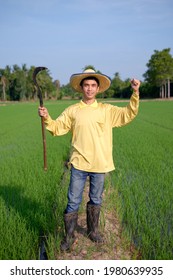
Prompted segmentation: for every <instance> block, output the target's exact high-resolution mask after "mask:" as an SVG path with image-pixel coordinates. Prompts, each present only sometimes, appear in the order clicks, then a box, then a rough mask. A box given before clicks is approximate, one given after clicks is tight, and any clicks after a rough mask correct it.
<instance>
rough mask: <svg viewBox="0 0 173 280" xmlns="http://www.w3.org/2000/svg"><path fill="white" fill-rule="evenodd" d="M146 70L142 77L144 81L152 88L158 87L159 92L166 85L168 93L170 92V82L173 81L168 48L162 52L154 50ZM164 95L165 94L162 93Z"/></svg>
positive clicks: (171, 60)
mask: <svg viewBox="0 0 173 280" xmlns="http://www.w3.org/2000/svg"><path fill="white" fill-rule="evenodd" d="M147 67H148V70H147V71H146V73H145V74H144V75H143V76H144V78H145V81H147V82H148V83H150V84H152V85H153V86H156V87H160V89H161V91H162V90H163V87H165V91H166V84H167V83H168V86H169V87H168V92H169V91H170V80H172V79H173V57H172V56H171V54H170V48H167V49H163V50H162V51H158V50H155V51H154V54H153V55H152V56H151V58H150V60H149V62H148V63H147ZM164 95H166V92H165V93H164Z"/></svg>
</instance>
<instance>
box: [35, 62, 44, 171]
mask: <svg viewBox="0 0 173 280" xmlns="http://www.w3.org/2000/svg"><path fill="white" fill-rule="evenodd" d="M46 69H47V68H46V67H36V68H35V69H34V72H33V81H34V84H35V85H36V87H37V90H38V98H39V100H40V106H41V107H43V96H42V92H41V90H40V87H39V85H38V83H37V79H36V76H37V74H38V73H39V72H40V71H42V70H46ZM41 127H42V139H43V159H44V170H45V171H46V170H47V157H46V136H45V126H44V119H43V117H41Z"/></svg>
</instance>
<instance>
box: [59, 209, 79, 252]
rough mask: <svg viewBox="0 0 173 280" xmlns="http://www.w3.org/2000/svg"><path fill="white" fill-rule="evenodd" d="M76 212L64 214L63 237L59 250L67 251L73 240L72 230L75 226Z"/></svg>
mask: <svg viewBox="0 0 173 280" xmlns="http://www.w3.org/2000/svg"><path fill="white" fill-rule="evenodd" d="M77 219H78V212H71V213H67V214H64V224H65V233H66V235H65V238H64V240H63V241H62V242H61V246H60V249H61V251H68V250H70V247H71V246H72V244H73V243H74V241H75V235H74V231H75V229H76V226H77Z"/></svg>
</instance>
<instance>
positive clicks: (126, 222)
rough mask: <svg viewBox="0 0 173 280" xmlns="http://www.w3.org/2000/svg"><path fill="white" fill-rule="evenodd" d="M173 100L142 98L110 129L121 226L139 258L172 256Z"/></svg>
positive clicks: (166, 257) (114, 179)
mask: <svg viewBox="0 0 173 280" xmlns="http://www.w3.org/2000/svg"><path fill="white" fill-rule="evenodd" d="M172 112H173V102H144V103H142V102H141V104H140V111H139V115H138V116H137V118H136V120H135V121H134V122H133V123H131V124H129V125H128V126H126V127H123V128H120V129H118V130H116V131H114V144H115V149H114V159H115V162H116V165H117V168H116V171H115V172H114V173H113V175H112V176H113V181H114V185H115V187H116V190H117V192H118V201H117V198H116V200H115V204H116V205H117V207H118V211H119V215H120V216H121V221H122V224H123V226H124V230H125V231H126V233H127V234H128V235H129V236H130V238H132V239H133V241H134V243H135V244H136V246H137V247H138V248H139V249H140V252H141V254H142V258H143V259H172V257H173V251H172V250H173V249H172V248H173V232H172V229H173V215H172V213H173V114H172Z"/></svg>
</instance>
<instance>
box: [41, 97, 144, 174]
mask: <svg viewBox="0 0 173 280" xmlns="http://www.w3.org/2000/svg"><path fill="white" fill-rule="evenodd" d="M138 107H139V95H138V94H136V93H133V94H132V96H131V99H130V102H129V104H128V105H127V106H126V107H118V106H113V105H111V104H103V103H97V101H95V102H94V103H93V104H91V105H87V104H85V103H84V102H83V101H80V102H79V103H77V104H74V105H72V106H70V107H68V108H67V109H65V110H64V112H63V113H62V114H61V115H60V116H59V117H58V118H57V119H56V120H52V118H51V117H50V116H48V118H47V119H46V120H45V125H46V129H47V130H49V131H50V132H51V133H52V135H54V136H60V135H64V134H66V133H67V132H69V131H71V133H72V154H71V158H70V163H71V164H72V165H73V166H74V167H75V168H77V169H79V170H84V171H88V172H98V173H106V172H109V171H112V170H114V169H115V167H114V163H113V158H112V128H113V127H121V126H124V125H126V124H128V123H129V122H131V121H132V120H133V119H134V117H135V116H136V115H137V113H138Z"/></svg>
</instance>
